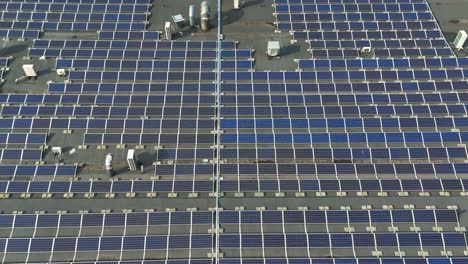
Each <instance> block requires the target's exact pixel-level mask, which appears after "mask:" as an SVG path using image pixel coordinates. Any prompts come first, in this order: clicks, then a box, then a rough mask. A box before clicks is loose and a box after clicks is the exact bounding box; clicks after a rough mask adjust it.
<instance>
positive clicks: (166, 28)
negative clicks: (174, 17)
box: [164, 22, 172, 40]
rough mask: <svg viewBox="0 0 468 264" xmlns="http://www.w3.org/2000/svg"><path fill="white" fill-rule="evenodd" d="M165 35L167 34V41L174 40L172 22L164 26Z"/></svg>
mask: <svg viewBox="0 0 468 264" xmlns="http://www.w3.org/2000/svg"><path fill="white" fill-rule="evenodd" d="M164 33H165V34H166V40H172V30H171V22H166V24H164Z"/></svg>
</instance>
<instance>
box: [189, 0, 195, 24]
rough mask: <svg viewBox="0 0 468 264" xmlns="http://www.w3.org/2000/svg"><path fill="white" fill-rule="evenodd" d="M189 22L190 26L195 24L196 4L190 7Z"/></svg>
mask: <svg viewBox="0 0 468 264" xmlns="http://www.w3.org/2000/svg"><path fill="white" fill-rule="evenodd" d="M189 23H190V26H192V27H194V26H195V5H190V7H189Z"/></svg>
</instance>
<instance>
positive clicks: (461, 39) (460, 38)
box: [453, 30, 468, 50]
mask: <svg viewBox="0 0 468 264" xmlns="http://www.w3.org/2000/svg"><path fill="white" fill-rule="evenodd" d="M467 37H468V35H467V34H466V31H465V30H460V31H458V34H457V36H456V37H455V40H454V41H453V45H455V48H457V50H462V49H463V45H465V41H466V38H467Z"/></svg>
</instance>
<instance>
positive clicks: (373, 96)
mask: <svg viewBox="0 0 468 264" xmlns="http://www.w3.org/2000/svg"><path fill="white" fill-rule="evenodd" d="M427 84H428V87H430V85H431V84H430V83H427ZM438 84H439V85H441V87H442V83H438ZM443 84H447V85H450V82H447V83H443ZM460 84H466V81H463V82H461V83H460ZM419 85H420V86H422V84H419ZM432 85H434V83H432ZM50 86H53V87H55V86H60V87H64V85H63V84H60V83H57V85H55V84H50ZM106 86H113V87H122V86H123V87H132V86H134V87H135V86H136V87H140V86H141V87H143V88H145V87H148V84H145V85H135V84H130V85H123V84H113V85H107V84H100V85H98V84H89V85H86V84H77V85H73V84H66V87H70V89H78V88H80V87H85V88H83V89H88V87H100V88H101V89H104V87H106ZM162 86H163V87H165V86H166V85H162ZM167 86H168V89H169V90H170V91H167V93H164V92H160V93H157V94H149V95H148V94H132V93H130V94H121V93H117V94H105V95H96V94H93V95H82V94H63V95H60V94H58V95H51V94H19V93H18V94H13V93H4V94H1V95H0V103H4V104H9V106H15V107H17V106H16V105H18V104H27V106H34V105H37V104H44V105H45V106H46V107H57V106H55V105H54V104H57V105H76V104H78V105H90V106H92V105H95V106H96V105H99V106H102V105H110V106H155V105H180V104H184V105H192V104H195V105H203V104H214V102H215V96H214V95H212V94H211V93H210V92H211V89H213V87H212V85H206V86H205V85H202V87H203V91H200V94H199V93H195V92H198V91H197V90H195V91H194V92H192V93H184V94H176V92H177V90H175V89H174V90H172V87H180V86H179V85H176V86H172V85H167ZM185 86H188V87H193V88H194V89H196V88H198V87H199V85H198V84H196V85H189V84H185V85H184V88H185ZM337 86H339V85H337ZM387 86H389V87H391V84H389V83H387ZM454 86H455V89H456V90H457V91H453V92H446V91H443V92H430V93H364V92H361V93H353V94H344V93H343V94H325V93H323V94H315V93H312V91H311V93H309V94H300V93H293V92H292V91H291V92H288V91H284V89H285V88H286V89H288V88H291V89H292V88H298V89H300V88H301V86H296V85H291V86H289V85H284V84H280V85H274V84H271V85H270V86H269V85H268V84H258V83H257V84H255V85H253V86H252V85H251V84H249V85H243V84H237V85H225V86H223V87H224V88H225V89H224V90H223V91H226V92H232V90H234V91H235V90H239V93H229V94H223V95H221V96H220V99H221V100H222V103H223V104H237V105H239V106H242V105H252V104H254V105H257V104H260V105H270V104H274V105H275V106H276V105H277V104H279V103H281V104H282V105H283V104H286V105H287V104H291V105H304V104H306V105H310V106H316V105H325V106H327V105H339V106H346V105H362V106H369V105H371V106H373V105H375V106H378V107H380V106H386V105H391V104H395V105H408V106H418V105H427V106H428V107H434V106H436V105H440V104H465V103H468V92H465V91H463V89H462V88H461V86H460V85H459V84H457V85H455V84H454ZM71 87H78V88H71ZM155 87H160V86H158V85H155ZM303 87H304V89H310V90H312V89H313V88H316V89H317V88H318V87H321V88H322V89H326V88H327V86H326V85H323V84H322V85H310V86H308V85H305V84H304V85H303ZM305 87H307V88H305ZM432 87H434V86H432ZM441 87H439V88H441ZM467 88H468V87H467ZM54 89H55V88H54ZM252 89H253V91H254V92H257V91H258V93H254V94H252V93H241V92H242V90H246V91H247V92H251V90H252ZM262 90H263V93H260V92H261V91H262ZM269 90H271V91H272V93H271V94H269V93H268V91H269ZM265 91H266V92H267V93H265ZM170 92H174V93H170ZM201 92H204V93H203V94H201ZM273 92H275V93H273ZM298 92H300V90H299V91H298Z"/></svg>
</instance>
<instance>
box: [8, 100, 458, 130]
mask: <svg viewBox="0 0 468 264" xmlns="http://www.w3.org/2000/svg"><path fill="white" fill-rule="evenodd" d="M172 108H173V107H171V106H167V107H151V106H141V107H140V106H129V107H126V106H111V107H109V106H75V107H73V106H63V107H61V106H4V107H3V108H2V110H1V112H2V115H4V116H5V117H9V116H12V115H15V116H16V115H20V116H22V117H25V116H26V117H29V116H40V117H41V118H44V117H48V116H53V117H63V116H82V117H87V116H92V117H112V118H113V119H115V118H121V117H128V118H131V117H138V116H142V117H143V116H148V117H159V116H166V117H170V116H179V115H183V116H184V117H197V116H199V117H200V116H205V118H206V116H207V115H212V114H213V111H211V109H210V107H203V106H198V107H193V106H192V107H190V106H185V107H182V109H180V111H176V112H174V111H172ZM265 108H267V109H265ZM465 108H466V107H465V105H457V104H452V105H432V106H427V105H423V106H398V105H397V106H392V105H387V106H368V107H366V106H323V107H322V106H320V107H303V106H302V107H301V106H290V107H288V106H283V107H265V106H258V107H247V106H244V107H238V108H235V107H233V106H232V107H229V106H226V107H223V108H222V110H221V112H222V113H223V115H224V116H225V117H232V116H238V117H249V116H253V112H256V113H259V114H257V117H258V118H260V117H269V116H271V114H272V113H273V115H274V116H276V117H288V116H289V117H290V118H298V117H306V116H309V117H343V116H346V117H359V116H361V117H369V116H375V115H381V116H393V115H398V116H400V117H405V116H406V117H409V116H414V115H417V116H419V117H421V118H420V119H418V122H421V123H422V121H420V120H421V119H422V118H427V117H441V116H448V115H450V116H460V115H466V114H467V111H466V109H465ZM186 109H194V110H195V109H197V110H198V113H197V112H191V113H190V112H188V111H185V110H186ZM236 110H238V112H236ZM257 120H258V119H257ZM381 120H382V123H389V121H390V120H387V119H386V118H382V119H381ZM2 121H3V122H0V124H1V123H3V124H1V125H0V128H1V127H3V125H4V124H6V123H7V122H9V123H11V121H7V120H2ZM229 121H230V120H227V119H226V121H223V122H225V123H226V124H227V123H228V122H229ZM244 122H245V123H252V122H254V121H253V120H248V119H244V120H241V121H240V123H244ZM273 122H278V124H280V123H281V122H282V121H280V119H279V118H276V119H275V120H274V121H273ZM284 122H286V123H289V122H287V121H284ZM290 122H291V123H295V122H298V121H297V120H294V119H291V121H290ZM301 122H302V121H301ZM331 122H332V121H331ZM347 122H356V123H362V122H363V120H362V119H361V120H359V119H354V120H347ZM370 122H372V121H370ZM377 122H379V121H377ZM390 122H391V121H390ZM436 122H437V123H438V124H442V123H448V124H451V123H453V122H452V121H451V119H450V118H442V117H441V118H438V119H436ZM364 123H369V120H366V119H364ZM374 123H375V121H374ZM402 123H403V122H402ZM235 126H236V125H231V124H230V125H227V126H226V128H235ZM242 127H243V125H239V128H242ZM270 127H271V126H270ZM329 127H334V126H332V125H329ZM342 127H344V126H342ZM388 127H395V125H392V126H385V127H384V128H383V129H388ZM396 127H398V125H396ZM400 127H401V128H402V129H405V128H407V127H405V125H401V126H400ZM423 127H428V125H421V126H420V128H423ZM438 127H439V128H446V127H448V126H447V125H440V126H438ZM244 128H253V127H252V126H247V127H244ZM275 128H285V127H284V125H283V126H276V125H275ZM353 128H356V129H357V128H367V129H369V126H366V125H364V126H362V125H361V126H357V125H355V126H353Z"/></svg>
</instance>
